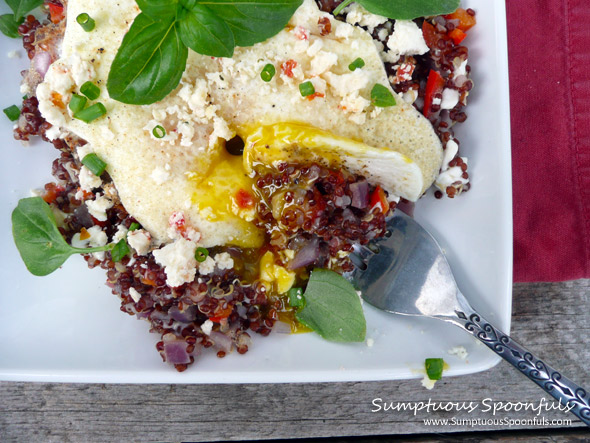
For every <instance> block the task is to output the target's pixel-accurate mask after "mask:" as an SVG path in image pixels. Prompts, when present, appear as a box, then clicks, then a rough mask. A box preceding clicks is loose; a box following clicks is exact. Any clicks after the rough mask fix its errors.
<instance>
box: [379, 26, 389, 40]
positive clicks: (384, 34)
mask: <svg viewBox="0 0 590 443" xmlns="http://www.w3.org/2000/svg"><path fill="white" fill-rule="evenodd" d="M388 35H389V31H388V30H387V29H385V28H382V29H379V32H378V33H377V38H378V39H379V40H381V41H382V42H384V41H385V39H386V38H387V36H388Z"/></svg>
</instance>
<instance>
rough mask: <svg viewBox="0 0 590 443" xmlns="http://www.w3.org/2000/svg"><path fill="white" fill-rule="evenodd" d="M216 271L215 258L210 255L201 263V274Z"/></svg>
mask: <svg viewBox="0 0 590 443" xmlns="http://www.w3.org/2000/svg"><path fill="white" fill-rule="evenodd" d="M213 271H215V260H214V259H213V258H211V256H208V257H207V258H206V259H205V261H202V262H201V263H199V274H201V275H209V274H213Z"/></svg>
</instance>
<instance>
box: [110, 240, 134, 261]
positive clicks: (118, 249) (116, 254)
mask: <svg viewBox="0 0 590 443" xmlns="http://www.w3.org/2000/svg"><path fill="white" fill-rule="evenodd" d="M129 252H131V251H130V250H129V245H127V242H126V241H125V239H124V238H122V239H121V240H119V243H117V244H116V245H115V247H114V248H113V249H112V251H111V257H112V258H113V261H114V262H118V261H121V260H123V257H125V256H126V255H127V254H129Z"/></svg>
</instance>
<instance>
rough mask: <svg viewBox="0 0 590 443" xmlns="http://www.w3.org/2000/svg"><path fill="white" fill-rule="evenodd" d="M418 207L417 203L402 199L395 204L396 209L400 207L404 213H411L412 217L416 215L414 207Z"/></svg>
mask: <svg viewBox="0 0 590 443" xmlns="http://www.w3.org/2000/svg"><path fill="white" fill-rule="evenodd" d="M415 207H416V203H414V202H411V201H407V200H404V199H401V200H400V201H399V203H398V204H397V205H396V206H395V208H396V209H399V210H400V211H402V212H403V213H405V214H407V215H409V216H410V217H413V216H414V208H415Z"/></svg>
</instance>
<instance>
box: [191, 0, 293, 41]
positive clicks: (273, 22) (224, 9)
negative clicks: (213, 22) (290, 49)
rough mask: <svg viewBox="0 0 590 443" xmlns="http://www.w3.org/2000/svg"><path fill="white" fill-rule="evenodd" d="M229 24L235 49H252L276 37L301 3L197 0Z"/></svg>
mask: <svg viewBox="0 0 590 443" xmlns="http://www.w3.org/2000/svg"><path fill="white" fill-rule="evenodd" d="M197 3H199V4H201V5H203V6H206V7H207V8H209V9H210V10H211V11H213V12H214V13H215V14H216V15H217V16H218V17H221V18H223V20H224V21H225V22H226V23H227V24H228V25H229V27H230V28H231V31H232V33H233V35H234V38H235V44H236V45H237V46H252V45H253V44H255V43H259V42H263V41H264V40H266V39H267V38H270V37H272V36H274V35H276V34H278V33H279V32H280V31H281V30H282V29H283V28H284V27H285V26H286V25H287V23H289V20H290V19H291V17H292V16H293V14H294V13H295V11H296V10H297V8H299V6H301V4H302V3H303V0H232V1H215V0H200V1H198V2H197Z"/></svg>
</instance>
